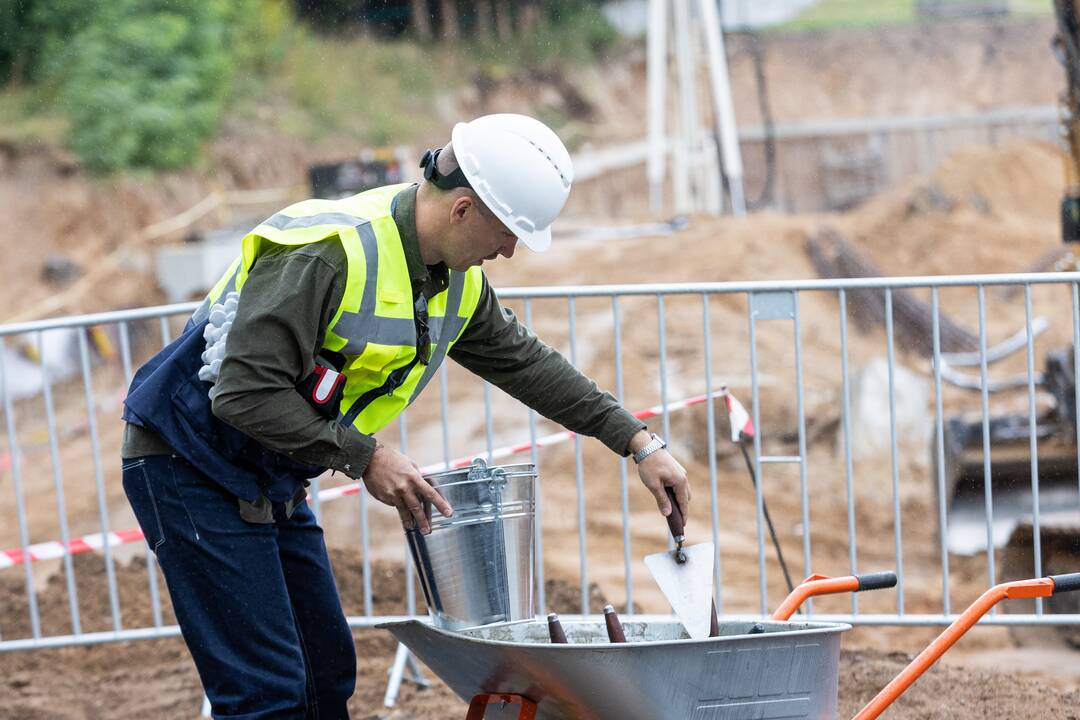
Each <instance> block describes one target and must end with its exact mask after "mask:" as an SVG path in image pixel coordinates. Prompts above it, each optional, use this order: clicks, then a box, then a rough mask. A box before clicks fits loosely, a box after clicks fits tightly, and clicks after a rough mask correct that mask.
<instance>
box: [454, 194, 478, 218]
mask: <svg viewBox="0 0 1080 720" xmlns="http://www.w3.org/2000/svg"><path fill="white" fill-rule="evenodd" d="M473 205H474V203H473V201H472V198H470V197H469V196H468V195H462V196H461V197H459V198H457V199H456V200H454V203H453V204H452V205H451V206H450V222H451V224H453V223H459V222H464V221H465V216H466V215H467V214H468V212H469V210H470V209H473V210H475V209H476V208H474V207H473Z"/></svg>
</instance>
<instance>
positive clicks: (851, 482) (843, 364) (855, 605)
mask: <svg viewBox="0 0 1080 720" xmlns="http://www.w3.org/2000/svg"><path fill="white" fill-rule="evenodd" d="M837 300H838V301H839V303H840V372H841V375H842V377H841V379H840V387H841V394H842V396H843V398H842V402H843V405H842V406H841V407H840V415H841V418H842V419H843V432H844V478H845V482H846V485H847V524H848V561H849V563H850V565H851V574H852V575H857V574H858V565H857V563H858V552H857V550H856V547H855V543H856V534H855V478H854V472H853V470H852V466H851V374H850V370H849V368H848V336H847V292H846V291H845V290H844V289H843V288H841V289H840V290H839V292H838V296H837ZM851 613H852V614H853V615H858V614H859V601H858V598H857V597H856V594H855V593H851Z"/></svg>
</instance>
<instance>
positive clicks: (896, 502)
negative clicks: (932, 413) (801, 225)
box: [885, 288, 904, 616]
mask: <svg viewBox="0 0 1080 720" xmlns="http://www.w3.org/2000/svg"><path fill="white" fill-rule="evenodd" d="M885 341H886V352H887V357H888V365H889V452H890V460H891V470H892V496H893V497H892V499H893V545H894V547H895V551H896V556H895V559H894V561H893V562H895V563H896V614H897V615H901V616H902V615H903V614H904V543H903V537H904V535H903V526H902V520H901V517H900V458H899V452H898V450H897V444H896V372H895V370H896V368H895V365H896V334H895V328H894V326H893V294H892V288H886V289H885Z"/></svg>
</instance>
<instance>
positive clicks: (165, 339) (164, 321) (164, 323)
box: [158, 315, 172, 346]
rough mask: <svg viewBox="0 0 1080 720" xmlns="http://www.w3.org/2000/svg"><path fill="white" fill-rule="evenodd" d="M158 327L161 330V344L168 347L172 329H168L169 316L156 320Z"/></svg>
mask: <svg viewBox="0 0 1080 720" xmlns="http://www.w3.org/2000/svg"><path fill="white" fill-rule="evenodd" d="M158 327H159V329H160V330H161V344H162V345H163V346H164V345H168V344H169V343H171V342H172V328H170V327H169V316H168V315H162V316H161V317H160V318H158Z"/></svg>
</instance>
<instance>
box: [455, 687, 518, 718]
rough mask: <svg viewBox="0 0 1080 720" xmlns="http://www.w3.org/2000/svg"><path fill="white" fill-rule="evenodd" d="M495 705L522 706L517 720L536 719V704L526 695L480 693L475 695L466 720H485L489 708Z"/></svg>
mask: <svg viewBox="0 0 1080 720" xmlns="http://www.w3.org/2000/svg"><path fill="white" fill-rule="evenodd" d="M495 703H502V704H503V706H506V705H520V706H521V709H520V710H518V716H517V720H535V718H536V703H535V702H533V701H532V700H530V699H529V698H527V697H525V696H524V695H517V694H515V693H480V694H479V695H474V696H473V699H472V702H470V703H469V713H468V714H467V715H466V716H465V720H483V717H484V715H485V714H486V713H487V706H488V705H494V704H495Z"/></svg>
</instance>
